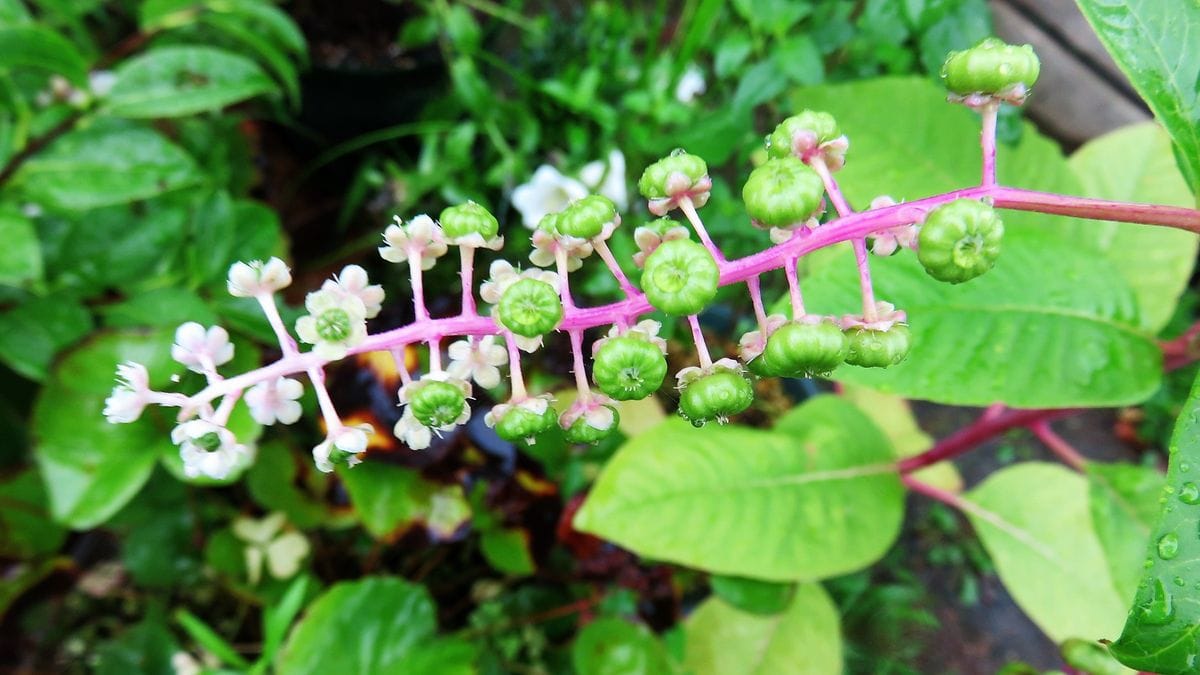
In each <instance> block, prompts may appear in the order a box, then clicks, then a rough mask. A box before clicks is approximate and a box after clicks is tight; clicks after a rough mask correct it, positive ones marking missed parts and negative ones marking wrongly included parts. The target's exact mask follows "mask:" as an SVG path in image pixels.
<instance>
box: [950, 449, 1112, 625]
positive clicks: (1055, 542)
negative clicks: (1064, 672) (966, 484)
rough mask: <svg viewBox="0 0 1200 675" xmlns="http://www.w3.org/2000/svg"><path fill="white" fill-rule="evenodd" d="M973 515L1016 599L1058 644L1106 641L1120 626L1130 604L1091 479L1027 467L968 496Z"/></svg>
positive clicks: (995, 477) (1055, 468)
mask: <svg viewBox="0 0 1200 675" xmlns="http://www.w3.org/2000/svg"><path fill="white" fill-rule="evenodd" d="M968 497H969V499H970V501H969V502H967V515H968V516H970V518H971V523H972V524H973V525H974V526H975V531H976V532H977V533H978V534H979V538H980V539H982V540H983V545H984V547H985V548H986V549H987V551H988V553H989V554H990V555H991V557H992V560H993V561H994V562H995V564H996V571H997V572H998V573H999V575H1000V579H1001V580H1002V581H1003V582H1004V586H1005V588H1007V589H1008V592H1009V593H1011V594H1012V596H1013V599H1014V600H1016V601H1017V604H1018V605H1020V606H1021V609H1023V610H1025V613H1026V614H1028V615H1029V618H1031V619H1033V622H1034V623H1036V624H1037V625H1038V627H1039V628H1041V629H1042V630H1043V631H1044V632H1045V633H1046V634H1047V635H1049V636H1050V638H1051V639H1052V640H1054V641H1055V642H1062V641H1063V640H1065V639H1067V638H1071V637H1080V638H1085V639H1090V640H1094V639H1099V638H1102V637H1105V636H1107V635H1112V634H1113V632H1114V631H1115V630H1116V627H1117V626H1120V625H1121V617H1122V616H1124V614H1125V601H1124V598H1122V597H1121V596H1120V594H1119V593H1118V592H1117V589H1116V587H1115V586H1114V584H1113V579H1112V575H1111V574H1109V571H1108V566H1107V565H1106V564H1105V560H1104V551H1103V550H1102V549H1101V547H1100V542H1099V540H1098V539H1097V537H1096V533H1095V532H1094V531H1093V530H1092V521H1091V515H1090V513H1089V510H1088V483H1087V480H1086V479H1085V478H1083V477H1082V476H1080V475H1079V474H1077V473H1074V472H1072V471H1071V470H1069V469H1066V468H1063V467H1062V466H1059V465H1056V464H1045V463H1040V462H1026V463H1023V464H1017V465H1015V466H1011V467H1009V468H1006V469H1003V470H1001V471H998V472H996V473H994V474H992V475H991V476H990V477H989V478H988V479H987V480H986V481H984V483H983V484H982V485H980V486H979V487H977V488H975V489H974V490H972V491H971V492H970V493H969V495H968Z"/></svg>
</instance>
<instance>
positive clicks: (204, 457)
mask: <svg viewBox="0 0 1200 675" xmlns="http://www.w3.org/2000/svg"><path fill="white" fill-rule="evenodd" d="M171 442H172V443H174V444H175V445H178V446H179V457H180V458H181V459H182V460H183V473H184V475H186V476H187V477H188V478H196V477H198V476H206V477H208V478H215V479H218V480H221V479H224V478H227V477H228V476H229V472H230V471H232V470H233V469H234V468H236V467H237V466H238V465H239V464H240V463H241V462H243V461H244V460H245V459H247V458H248V456H249V455H250V454H251V451H250V449H249V448H247V447H246V446H244V445H241V444H239V443H238V442H237V439H236V438H235V437H234V435H233V432H231V431H230V430H228V429H226V428H225V427H222V426H219V425H217V424H214V423H212V422H209V421H208V420H190V421H187V422H184V423H183V424H180V425H179V426H177V427H175V429H174V430H173V431H172V432H171Z"/></svg>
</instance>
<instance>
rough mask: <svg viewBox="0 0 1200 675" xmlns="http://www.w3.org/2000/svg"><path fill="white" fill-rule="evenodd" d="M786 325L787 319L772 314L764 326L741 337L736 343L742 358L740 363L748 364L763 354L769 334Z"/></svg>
mask: <svg viewBox="0 0 1200 675" xmlns="http://www.w3.org/2000/svg"><path fill="white" fill-rule="evenodd" d="M785 323H787V317H786V316H784V315H782V314H772V315H770V316H768V317H767V320H766V322H765V325H764V326H763V327H762V328H760V329H759V330H752V331H750V332H749V333H746V334H745V335H743V336H742V339H741V340H739V341H738V348H739V353H740V354H741V356H742V361H745V362H746V363H749V362H750V361H752V360H754V359H755V358H757V357H758V356H759V355H761V354H762V353H763V350H764V349H766V348H767V339H768V338H770V337H771V334H772V333H774V332H775V331H777V330H779V327H780V326H782V325H783V324H785Z"/></svg>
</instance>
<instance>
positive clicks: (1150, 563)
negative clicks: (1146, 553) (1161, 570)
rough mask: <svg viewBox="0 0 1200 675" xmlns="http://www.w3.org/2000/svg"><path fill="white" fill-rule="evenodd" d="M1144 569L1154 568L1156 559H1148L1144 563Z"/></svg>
mask: <svg viewBox="0 0 1200 675" xmlns="http://www.w3.org/2000/svg"><path fill="white" fill-rule="evenodd" d="M1142 567H1145V568H1146V569H1150V568H1151V567H1154V558H1146V562H1144V563H1142Z"/></svg>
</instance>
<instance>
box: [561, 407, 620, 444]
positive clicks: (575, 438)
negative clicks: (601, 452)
mask: <svg viewBox="0 0 1200 675" xmlns="http://www.w3.org/2000/svg"><path fill="white" fill-rule="evenodd" d="M604 407H606V408H608V409H609V410H611V411H612V414H613V421H612V425H611V426H609V427H608V428H607V429H597V428H596V427H594V426H592V425H590V424H588V421H587V416H586V415H580V416H579V418H578V419H576V420H575V421H574V422H572V423H571V426H569V427H567V429H566V433H565V434H564V435H565V437H566V439H567V442H568V443H587V444H595V443H599V442H600V441H602V440H604V439H606V438H608V437H609V436H611V435H612V433H613V432H614V431H616V430H617V426H618V425H620V424H621V415H620V414H619V413H617V409H616V408H614V407H612V406H604Z"/></svg>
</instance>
